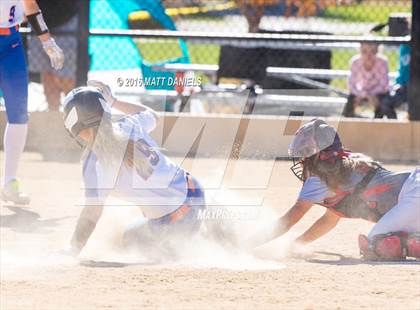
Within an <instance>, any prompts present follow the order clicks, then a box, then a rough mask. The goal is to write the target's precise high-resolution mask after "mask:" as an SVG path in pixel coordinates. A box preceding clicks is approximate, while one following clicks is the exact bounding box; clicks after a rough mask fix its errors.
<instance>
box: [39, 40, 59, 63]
mask: <svg viewBox="0 0 420 310" xmlns="http://www.w3.org/2000/svg"><path fill="white" fill-rule="evenodd" d="M41 43H42V47H43V49H44V51H45V53H47V55H48V57H49V58H50V61H51V66H52V67H53V68H54V69H55V70H60V69H62V68H63V65H64V53H63V51H62V49H61V48H60V47H59V46H58V45H57V43H55V40H54V39H53V38H49V39H48V40H46V41H42V42H41Z"/></svg>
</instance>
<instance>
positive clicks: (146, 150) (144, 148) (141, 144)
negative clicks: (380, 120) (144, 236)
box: [136, 139, 159, 180]
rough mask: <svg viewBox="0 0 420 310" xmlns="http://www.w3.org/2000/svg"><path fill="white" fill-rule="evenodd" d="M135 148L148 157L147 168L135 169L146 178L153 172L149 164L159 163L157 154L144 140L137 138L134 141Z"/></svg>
mask: <svg viewBox="0 0 420 310" xmlns="http://www.w3.org/2000/svg"><path fill="white" fill-rule="evenodd" d="M136 146H137V149H138V150H139V151H140V152H141V153H142V154H143V155H144V156H145V157H146V158H148V159H149V163H150V166H149V167H148V169H142V170H140V169H137V172H138V174H139V175H140V176H141V177H142V178H143V179H144V180H147V179H148V178H149V177H150V176H151V175H152V174H153V168H152V167H151V166H156V165H157V164H158V163H159V155H158V154H157V153H156V152H155V151H154V150H153V149H152V147H151V146H150V145H149V144H148V143H147V142H146V141H145V140H144V139H139V140H138V141H137V143H136Z"/></svg>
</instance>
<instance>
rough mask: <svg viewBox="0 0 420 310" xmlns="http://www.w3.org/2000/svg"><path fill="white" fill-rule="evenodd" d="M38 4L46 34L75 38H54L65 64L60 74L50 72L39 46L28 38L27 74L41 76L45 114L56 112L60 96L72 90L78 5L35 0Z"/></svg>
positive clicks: (60, 0)
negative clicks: (63, 55) (61, 51)
mask: <svg viewBox="0 0 420 310" xmlns="http://www.w3.org/2000/svg"><path fill="white" fill-rule="evenodd" d="M38 4H39V7H40V9H41V10H42V13H43V15H44V17H45V21H46V23H47V25H49V27H50V31H51V32H52V33H54V32H72V33H74V34H75V35H74V36H71V35H57V36H56V41H57V44H59V45H60V46H61V48H62V49H63V51H64V54H65V57H66V62H65V63H64V67H63V69H62V70H60V71H54V70H53V69H52V67H51V65H50V62H49V60H48V58H47V57H46V56H45V55H44V54H43V53H42V46H41V44H40V43H39V42H38V40H35V37H33V36H30V37H29V40H28V50H29V51H28V53H29V57H28V59H29V71H30V72H32V73H40V74H41V82H42V84H43V87H44V93H45V97H46V99H47V103H48V109H49V111H58V109H59V107H60V102H61V94H62V93H63V94H64V95H66V94H67V93H68V92H69V91H70V90H72V89H73V88H74V87H75V86H76V67H77V65H76V61H77V29H78V18H77V11H78V5H77V2H76V1H69V0H54V1H51V0H38Z"/></svg>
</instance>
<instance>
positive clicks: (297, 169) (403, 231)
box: [275, 119, 420, 260]
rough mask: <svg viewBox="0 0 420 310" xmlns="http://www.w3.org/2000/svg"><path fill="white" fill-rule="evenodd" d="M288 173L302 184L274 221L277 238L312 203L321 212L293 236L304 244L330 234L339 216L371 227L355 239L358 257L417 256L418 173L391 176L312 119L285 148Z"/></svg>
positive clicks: (419, 226) (419, 248) (419, 223)
mask: <svg viewBox="0 0 420 310" xmlns="http://www.w3.org/2000/svg"><path fill="white" fill-rule="evenodd" d="M289 155H290V156H291V157H292V158H293V162H294V164H293V166H292V167H291V169H292V171H293V173H294V174H295V175H296V176H297V177H298V178H299V179H300V180H301V181H302V182H303V187H302V189H301V191H300V194H299V197H298V199H297V202H296V203H295V205H294V206H293V207H292V208H291V209H290V210H289V211H288V212H287V213H286V214H285V215H284V216H283V217H281V218H280V219H279V221H278V224H277V226H276V227H277V228H276V232H275V234H276V237H278V236H280V235H282V234H284V233H286V232H287V231H288V230H289V229H290V228H291V227H292V226H293V225H295V224H296V223H297V222H298V221H299V220H300V219H301V218H302V217H303V215H304V214H305V213H306V212H308V210H309V209H310V208H311V207H312V206H313V205H314V204H318V205H322V206H324V207H325V208H326V212H325V214H324V215H323V216H322V217H321V218H320V219H318V220H317V221H316V222H315V223H314V224H313V225H312V226H311V227H310V228H309V229H308V230H307V231H306V232H304V233H303V234H302V235H301V236H300V237H298V238H297V240H296V242H297V243H298V244H302V245H304V244H307V243H309V242H312V241H314V240H316V239H318V238H320V237H321V236H323V235H325V234H326V233H328V232H329V231H330V230H332V229H333V228H334V227H335V226H336V225H337V223H338V222H339V220H340V218H342V217H346V218H362V219H365V220H368V221H371V222H374V223H376V224H375V225H374V226H373V228H372V230H371V231H370V233H369V234H368V236H365V235H359V247H360V252H361V255H362V256H363V258H365V259H374V260H400V259H405V258H406V257H415V258H420V233H419V232H420V170H419V169H415V170H414V171H412V172H391V171H389V170H387V169H385V168H383V167H382V166H381V165H380V164H379V163H378V162H376V161H374V160H372V159H371V158H369V157H367V156H365V155H363V154H357V153H352V152H351V151H347V150H345V149H343V146H342V144H341V141H340V138H339V136H338V134H337V132H336V131H335V130H334V128H333V127H331V126H329V125H328V124H327V123H325V122H324V121H323V120H321V119H314V120H312V121H310V122H309V123H307V124H305V125H303V126H302V127H301V128H299V130H298V131H297V132H296V134H295V137H294V139H293V141H292V143H291V145H290V147H289Z"/></svg>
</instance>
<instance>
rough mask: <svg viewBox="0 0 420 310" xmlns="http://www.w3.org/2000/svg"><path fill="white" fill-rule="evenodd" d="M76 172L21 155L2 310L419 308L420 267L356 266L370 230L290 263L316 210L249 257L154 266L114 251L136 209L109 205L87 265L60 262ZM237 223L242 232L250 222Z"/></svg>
mask: <svg viewBox="0 0 420 310" xmlns="http://www.w3.org/2000/svg"><path fill="white" fill-rule="evenodd" d="M0 155H2V154H1V153H0ZM199 163H200V167H202V168H200V169H202V171H201V172H202V174H203V175H206V173H207V175H209V177H210V176H211V175H212V173H213V172H214V171H213V170H212V169H213V167H214V166H215V165H216V166H217V160H210V159H202V160H199ZM263 164H264V162H261V161H248V163H247V169H248V171H249V174H250V175H252V176H253V177H258V171H259V170H260V169H261V165H263ZM289 166H290V163H287V162H276V164H275V168H274V171H273V174H272V176H271V179H270V183H269V188H268V189H267V190H265V191H263V192H265V196H264V204H263V210H266V209H267V210H268V209H269V208H272V209H274V212H276V213H279V214H281V213H283V212H284V211H285V210H286V209H287V208H288V207H289V206H290V205H291V204H292V203H293V201H294V199H295V197H296V195H297V194H298V191H299V186H300V184H299V182H298V180H297V179H296V178H295V177H294V176H292V174H291V172H290V171H289ZM203 167H204V168H203ZM206 167H207V168H206ZM387 167H388V168H390V169H394V170H405V169H411V168H413V167H412V166H404V165H387ZM80 172H81V167H80V164H79V163H77V162H71V163H68V162H46V161H43V160H42V158H41V156H40V155H38V154H35V153H26V154H25V155H24V160H23V163H22V166H21V170H20V175H21V176H22V181H23V184H24V185H25V188H26V189H27V190H28V192H29V193H30V194H31V196H32V203H31V205H30V206H28V207H25V208H22V207H14V206H12V205H9V204H3V205H2V206H1V208H0V212H1V213H0V216H1V218H0V226H1V228H0V234H1V235H0V237H1V239H0V241H1V244H0V245H1V256H0V263H1V296H0V309H2V310H3V309H156V308H164V309H215V308H223V309H280V308H281V309H361V308H363V309H420V264H419V263H416V262H412V261H411V262H395V263H365V262H362V261H360V260H359V255H358V247H357V235H358V233H367V232H368V231H369V228H370V227H371V225H372V224H370V223H368V222H364V221H359V220H342V221H341V222H340V223H339V224H338V227H337V228H336V229H335V230H334V231H333V232H332V233H330V234H329V235H327V236H325V237H324V238H322V239H320V240H318V241H317V242H315V243H313V244H312V245H310V246H309V247H308V248H307V249H306V250H305V251H304V252H302V253H301V254H300V255H299V256H290V255H288V254H287V246H288V240H290V239H292V238H293V236H296V235H297V234H298V233H299V232H302V231H303V230H304V229H305V228H306V227H308V225H309V224H310V223H311V222H312V221H314V219H315V218H317V217H318V216H320V215H321V214H322V209H321V208H318V207H314V208H313V209H314V210H311V212H310V213H309V214H308V215H307V216H305V218H304V220H303V221H302V222H301V223H300V224H299V225H298V226H297V227H296V228H295V229H293V231H291V232H290V233H288V234H287V236H285V237H284V238H282V239H281V240H278V241H277V242H274V243H273V244H270V245H268V246H266V247H264V248H262V249H259V250H258V251H255V252H254V253H253V254H244V253H237V252H229V251H226V250H222V249H221V248H220V247H217V246H215V245H211V246H210V245H206V246H203V245H202V244H200V243H199V242H197V240H195V241H194V242H196V243H194V242H191V243H192V244H190V245H189V247H188V248H186V249H185V251H183V254H184V255H182V258H181V259H180V260H179V261H176V262H167V263H160V264H156V263H153V262H152V263H151V262H147V261H139V260H136V259H135V258H133V256H132V255H131V256H130V257H128V256H124V255H122V253H118V252H117V251H116V248H115V244H116V243H118V238H119V236H120V235H119V234H120V233H121V231H122V229H123V227H124V225H125V224H126V222H127V219H129V218H130V216H132V215H133V214H134V213H133V212H135V211H133V208H128V207H124V208H121V210H122V211H121V212H119V211H118V209H117V208H116V207H111V208H109V210H107V211H106V213H105V217H104V218H103V219H102V220H101V222H100V223H99V226H98V230H97V231H96V232H95V234H94V236H93V238H92V241H91V242H89V243H88V246H87V249H86V251H84V252H83V253H82V254H81V259H83V261H82V262H80V261H77V260H73V259H71V258H67V257H64V256H62V255H60V254H59V253H58V251H59V250H60V249H61V248H62V247H63V246H64V245H65V244H66V242H68V240H69V238H70V235H71V233H72V229H73V226H74V224H75V221H76V217H77V215H78V213H79V211H80V207H79V206H78V204H80V201H81V199H80V198H81V194H82V191H81V189H80V184H81V178H80ZM240 195H241V196H242V194H240ZM136 212H137V211H136ZM243 222H244V229H246V227H249V225H252V223H253V222H252V220H250V219H243ZM128 258H129V259H128Z"/></svg>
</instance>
